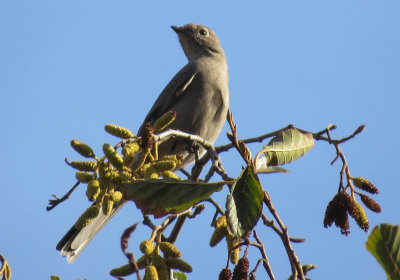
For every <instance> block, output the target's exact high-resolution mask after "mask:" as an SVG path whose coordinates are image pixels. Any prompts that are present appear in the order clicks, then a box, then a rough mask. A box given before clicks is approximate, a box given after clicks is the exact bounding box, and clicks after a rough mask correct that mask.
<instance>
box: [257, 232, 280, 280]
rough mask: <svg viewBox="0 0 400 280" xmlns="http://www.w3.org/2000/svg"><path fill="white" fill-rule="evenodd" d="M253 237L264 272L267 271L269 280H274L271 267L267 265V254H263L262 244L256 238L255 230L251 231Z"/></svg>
mask: <svg viewBox="0 0 400 280" xmlns="http://www.w3.org/2000/svg"><path fill="white" fill-rule="evenodd" d="M253 236H254V238H255V240H256V241H257V243H256V244H258V246H257V247H258V248H259V250H260V253H261V255H262V257H263V259H262V261H263V266H264V268H265V270H266V271H267V273H268V276H269V278H270V279H271V280H274V279H275V276H274V273H273V272H272V269H271V265H270V264H269V261H268V257H267V253H266V252H265V248H264V245H263V243H262V242H261V240H260V238H258V235H257V232H256V230H253ZM255 270H256V268H255ZM255 270H254V271H255Z"/></svg>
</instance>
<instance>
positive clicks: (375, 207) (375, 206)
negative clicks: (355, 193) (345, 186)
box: [360, 194, 382, 213]
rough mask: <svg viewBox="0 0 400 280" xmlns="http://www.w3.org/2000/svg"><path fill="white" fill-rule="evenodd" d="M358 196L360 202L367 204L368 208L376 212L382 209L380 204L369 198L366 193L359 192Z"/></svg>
mask: <svg viewBox="0 0 400 280" xmlns="http://www.w3.org/2000/svg"><path fill="white" fill-rule="evenodd" d="M360 198H361V201H362V203H364V205H365V206H367V208H368V209H369V210H371V211H374V212H376V213H380V212H381V211H382V210H381V206H380V205H379V204H378V202H376V201H375V200H373V199H372V198H370V197H369V196H368V195H365V194H360Z"/></svg>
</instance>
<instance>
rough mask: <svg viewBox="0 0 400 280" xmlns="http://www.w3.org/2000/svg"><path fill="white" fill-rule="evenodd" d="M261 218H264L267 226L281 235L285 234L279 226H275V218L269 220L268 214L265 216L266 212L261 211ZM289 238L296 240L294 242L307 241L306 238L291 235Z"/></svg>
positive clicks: (292, 240)
mask: <svg viewBox="0 0 400 280" xmlns="http://www.w3.org/2000/svg"><path fill="white" fill-rule="evenodd" d="M261 219H262V221H263V223H264V225H266V226H267V227H270V228H271V229H273V230H274V231H275V232H276V233H277V234H278V235H279V236H282V235H283V232H282V231H281V230H280V229H279V228H277V227H276V226H275V223H274V221H273V220H269V219H268V218H267V216H265V214H264V213H261ZM289 240H290V241H291V242H294V243H302V242H305V241H306V240H305V238H295V237H289Z"/></svg>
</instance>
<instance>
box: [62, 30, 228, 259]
mask: <svg viewBox="0 0 400 280" xmlns="http://www.w3.org/2000/svg"><path fill="white" fill-rule="evenodd" d="M171 27H172V29H173V30H174V31H175V32H176V33H177V34H178V37H179V41H180V43H181V45H182V48H183V51H184V52H185V54H186V57H187V58H188V64H186V66H185V67H183V68H182V69H181V70H180V71H179V72H178V73H177V74H176V75H175V77H173V78H172V80H171V81H170V82H169V83H168V85H167V86H166V87H165V89H164V90H163V91H162V92H161V94H160V96H159V97H158V98H157V100H156V102H155V103H154V105H153V107H152V108H151V109H150V112H149V113H148V114H147V116H146V118H145V120H144V122H143V123H145V122H150V123H151V124H153V123H154V121H155V120H157V119H158V118H159V117H160V116H162V115H163V114H164V113H166V112H168V111H171V110H172V111H176V112H177V115H176V119H175V121H174V122H173V123H172V124H171V125H170V126H169V127H168V128H172V129H177V130H181V131H184V132H187V133H191V134H195V135H199V136H201V137H203V138H204V139H206V140H208V141H210V142H212V143H213V142H214V141H215V139H216V138H217V137H218V135H219V133H220V131H221V129H222V126H223V124H224V122H225V118H226V114H227V111H228V106H229V90H228V67H227V63H226V58H225V53H224V51H223V49H222V48H221V46H220V43H219V40H218V37H217V36H216V35H215V33H214V32H213V31H212V30H211V29H210V28H208V27H206V26H203V25H200V24H186V25H184V26H182V27H176V26H171ZM142 128H143V125H142V127H141V128H140V129H139V133H138V135H141V132H142ZM187 149H188V143H186V142H185V141H182V140H180V141H177V140H169V141H167V142H164V143H162V144H161V145H160V146H159V155H160V157H162V156H163V155H166V154H177V155H181V156H182V157H183V163H182V165H181V166H180V167H183V166H185V165H188V164H190V163H191V162H193V160H194V156H193V155H192V154H189V153H188V152H187ZM200 152H201V153H204V150H203V149H202V150H201V151H200ZM125 203H126V201H122V202H120V203H118V204H117V205H115V206H114V209H113V210H112V211H111V213H110V214H109V215H104V214H103V213H102V211H100V214H99V215H98V216H97V217H96V218H95V219H94V220H93V221H92V222H91V223H90V224H89V225H87V226H86V227H84V228H83V229H81V230H77V229H75V228H74V227H72V228H71V229H70V230H69V231H68V232H67V234H66V235H65V236H64V237H63V238H62V239H61V241H60V242H59V243H58V245H57V250H61V254H62V255H63V256H67V260H68V262H73V261H74V260H75V259H76V258H77V257H78V255H79V254H80V253H81V251H82V250H83V249H84V248H85V246H86V245H87V244H88V243H89V242H90V240H91V239H92V238H93V237H94V236H95V235H96V234H97V232H98V231H99V230H100V229H101V228H102V227H103V226H104V225H105V224H106V223H107V222H108V221H109V220H110V219H111V218H112V217H113V216H114V215H115V213H116V212H117V211H118V210H119V209H120V208H121V207H122V206H123V205H124V204H125Z"/></svg>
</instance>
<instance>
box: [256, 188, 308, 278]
mask: <svg viewBox="0 0 400 280" xmlns="http://www.w3.org/2000/svg"><path fill="white" fill-rule="evenodd" d="M263 200H264V203H265V205H266V206H267V207H268V210H269V211H270V212H271V214H272V216H274V219H275V220H276V222H277V223H278V225H279V227H280V230H281V231H282V235H280V237H281V240H282V242H283V245H284V246H285V249H286V251H287V254H288V257H289V261H290V264H291V266H292V275H293V279H297V277H298V279H300V280H305V277H304V273H303V269H302V267H301V264H300V261H299V259H298V258H297V256H296V254H295V252H294V250H293V247H292V245H291V244H290V238H289V233H288V230H287V227H286V226H285V225H284V224H283V222H282V220H281V219H280V217H279V215H278V213H277V211H276V209H275V207H274V205H273V204H272V201H271V197H270V196H269V194H268V192H267V191H264V199H263Z"/></svg>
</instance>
